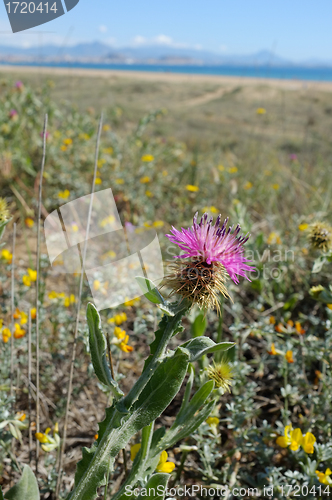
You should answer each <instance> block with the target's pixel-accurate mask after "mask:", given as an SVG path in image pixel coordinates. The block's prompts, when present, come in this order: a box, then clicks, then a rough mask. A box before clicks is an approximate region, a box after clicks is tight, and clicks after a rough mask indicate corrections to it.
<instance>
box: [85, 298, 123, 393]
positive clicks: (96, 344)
mask: <svg viewBox="0 0 332 500" xmlns="http://www.w3.org/2000/svg"><path fill="white" fill-rule="evenodd" d="M86 317H87V321H88V326H89V344H90V352H91V361H92V364H93V368H94V370H95V374H96V375H97V377H98V379H99V380H100V382H102V383H103V384H105V385H106V386H108V387H109V388H110V389H111V390H112V392H113V394H114V396H115V397H116V398H117V399H119V398H120V397H121V396H123V392H122V390H121V389H120V387H119V385H118V383H117V382H115V380H113V378H112V374H111V371H110V369H109V366H108V362H107V358H106V348H107V343H106V339H105V335H104V334H103V332H102V330H101V320H100V316H99V313H98V311H97V309H96V308H95V306H94V305H93V304H91V303H89V304H88V307H87V313H86Z"/></svg>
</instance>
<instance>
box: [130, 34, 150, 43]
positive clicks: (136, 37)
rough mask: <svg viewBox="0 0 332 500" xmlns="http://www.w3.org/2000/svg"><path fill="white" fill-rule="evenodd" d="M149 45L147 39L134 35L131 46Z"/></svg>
mask: <svg viewBox="0 0 332 500" xmlns="http://www.w3.org/2000/svg"><path fill="white" fill-rule="evenodd" d="M148 43H149V41H148V39H147V38H145V37H144V36H141V35H136V36H135V38H134V39H133V45H134V46H137V45H147V44H148Z"/></svg>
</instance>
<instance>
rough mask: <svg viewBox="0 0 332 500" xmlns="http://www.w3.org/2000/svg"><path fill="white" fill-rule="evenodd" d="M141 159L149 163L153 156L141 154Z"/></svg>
mask: <svg viewBox="0 0 332 500" xmlns="http://www.w3.org/2000/svg"><path fill="white" fill-rule="evenodd" d="M141 160H142V161H144V162H147V163H149V162H150V161H153V160H154V156H153V155H149V154H146V155H143V156H142V158H141Z"/></svg>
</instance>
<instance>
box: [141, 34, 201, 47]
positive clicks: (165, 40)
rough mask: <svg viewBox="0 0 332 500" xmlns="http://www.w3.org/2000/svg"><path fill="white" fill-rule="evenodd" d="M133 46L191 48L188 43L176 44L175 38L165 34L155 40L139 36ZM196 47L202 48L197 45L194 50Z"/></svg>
mask: <svg viewBox="0 0 332 500" xmlns="http://www.w3.org/2000/svg"><path fill="white" fill-rule="evenodd" d="M132 45H133V46H134V47H137V46H143V45H145V46H147V45H163V46H165V47H174V48H179V49H181V48H190V45H188V44H187V43H179V42H175V41H174V40H173V38H171V37H170V36H168V35H164V34H160V35H157V36H155V37H153V38H146V37H144V36H141V35H137V36H135V38H134V39H133V41H132ZM196 47H199V48H201V46H200V45H199V46H197V45H195V46H194V48H196Z"/></svg>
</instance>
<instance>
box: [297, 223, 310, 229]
mask: <svg viewBox="0 0 332 500" xmlns="http://www.w3.org/2000/svg"><path fill="white" fill-rule="evenodd" d="M308 227H309V224H307V223H306V222H304V223H303V224H299V230H300V231H305V230H306V229H308Z"/></svg>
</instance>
